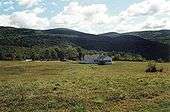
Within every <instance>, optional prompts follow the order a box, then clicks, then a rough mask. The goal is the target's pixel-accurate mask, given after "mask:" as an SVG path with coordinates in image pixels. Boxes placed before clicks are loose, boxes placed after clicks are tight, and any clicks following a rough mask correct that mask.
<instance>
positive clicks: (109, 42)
mask: <svg viewBox="0 0 170 112" xmlns="http://www.w3.org/2000/svg"><path fill="white" fill-rule="evenodd" d="M164 36H165V37H164ZM169 38H170V31H169V30H161V31H155V32H154V31H145V32H130V33H123V34H121V33H115V32H113V33H112V32H111V33H105V34H100V35H94V34H88V33H82V32H79V31H74V30H71V29H65V28H57V29H50V30H33V29H23V28H13V27H0V48H2V47H4V46H5V47H7V48H8V47H16V48H18V49H21V48H34V47H38V48H40V49H41V48H42V49H43V48H44V47H45V48H48V47H56V46H57V47H63V46H65V45H71V46H74V47H81V48H83V49H86V50H96V51H106V52H112V51H118V52H119V51H120V52H131V53H135V54H140V55H142V56H143V57H145V58H146V59H159V58H163V59H164V58H169V57H170V45H168V44H169Z"/></svg>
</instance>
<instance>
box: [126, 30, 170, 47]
mask: <svg viewBox="0 0 170 112" xmlns="http://www.w3.org/2000/svg"><path fill="white" fill-rule="evenodd" d="M125 34H126V35H134V36H140V37H142V38H144V39H148V40H152V41H158V42H161V43H165V44H170V30H160V31H141V32H129V33H125Z"/></svg>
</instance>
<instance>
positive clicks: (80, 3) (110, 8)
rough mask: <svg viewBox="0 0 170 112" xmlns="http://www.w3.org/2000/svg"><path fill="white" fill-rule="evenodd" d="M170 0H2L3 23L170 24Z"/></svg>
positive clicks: (106, 28) (99, 29)
mask: <svg viewBox="0 0 170 112" xmlns="http://www.w3.org/2000/svg"><path fill="white" fill-rule="evenodd" d="M169 6H170V0H0V26H12V27H19V28H32V29H51V28H60V27H62V28H70V29H74V30H79V31H83V32H88V33H96V34H98V33H105V32H128V31H141V30H159V29H169V28H170V22H169V19H170V8H169Z"/></svg>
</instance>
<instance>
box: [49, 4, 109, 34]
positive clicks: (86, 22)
mask: <svg viewBox="0 0 170 112" xmlns="http://www.w3.org/2000/svg"><path fill="white" fill-rule="evenodd" d="M107 10H108V9H107V7H106V5H105V4H93V5H88V6H81V5H80V4H79V3H78V2H71V3H70V4H69V5H68V6H66V7H64V10H63V11H62V12H61V13H59V14H57V15H56V16H54V17H53V18H52V19H51V21H50V22H51V26H52V27H67V28H72V29H76V30H83V31H86V32H89V31H91V33H96V31H97V30H99V29H98V28H101V27H103V25H105V24H109V23H110V22H111V21H112V17H110V16H109V15H107Z"/></svg>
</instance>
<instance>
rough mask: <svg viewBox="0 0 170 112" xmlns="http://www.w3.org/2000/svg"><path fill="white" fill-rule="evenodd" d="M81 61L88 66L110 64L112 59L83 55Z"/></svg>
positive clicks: (102, 56)
mask: <svg viewBox="0 0 170 112" xmlns="http://www.w3.org/2000/svg"><path fill="white" fill-rule="evenodd" d="M81 61H82V63H88V64H100V63H103V64H112V58H111V57H109V56H104V55H85V56H84V57H83V58H82V59H81Z"/></svg>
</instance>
